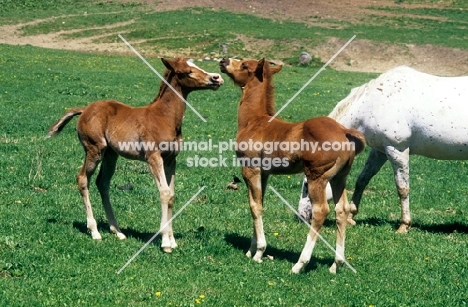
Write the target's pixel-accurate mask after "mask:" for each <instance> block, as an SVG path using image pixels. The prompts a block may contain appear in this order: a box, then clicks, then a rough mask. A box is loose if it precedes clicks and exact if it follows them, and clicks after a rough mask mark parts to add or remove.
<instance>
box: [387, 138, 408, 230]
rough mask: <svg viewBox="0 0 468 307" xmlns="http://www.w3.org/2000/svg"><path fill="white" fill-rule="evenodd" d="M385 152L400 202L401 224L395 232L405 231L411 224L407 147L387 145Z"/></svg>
mask: <svg viewBox="0 0 468 307" xmlns="http://www.w3.org/2000/svg"><path fill="white" fill-rule="evenodd" d="M386 153H387V157H388V160H389V161H390V163H392V167H393V173H394V176H395V184H396V187H397V190H398V195H399V196H400V203H401V224H400V227H399V228H398V230H397V232H399V233H407V232H408V230H409V227H410V225H411V213H410V208H409V189H410V188H409V148H406V149H405V150H403V151H400V150H398V149H396V148H395V147H393V146H387V147H386Z"/></svg>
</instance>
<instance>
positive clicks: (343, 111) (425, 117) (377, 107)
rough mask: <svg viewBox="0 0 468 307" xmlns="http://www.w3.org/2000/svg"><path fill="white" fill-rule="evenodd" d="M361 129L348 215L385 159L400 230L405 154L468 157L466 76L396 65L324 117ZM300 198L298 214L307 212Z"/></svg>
mask: <svg viewBox="0 0 468 307" xmlns="http://www.w3.org/2000/svg"><path fill="white" fill-rule="evenodd" d="M329 116H330V117H331V118H334V119H335V120H337V121H338V122H339V123H341V124H342V125H344V126H345V127H348V128H355V129H358V130H359V131H361V132H363V133H364V135H365V137H366V140H367V144H368V145H369V146H370V147H371V148H372V149H371V152H370V154H369V157H368V158H367V161H366V164H365V166H364V169H363V170H362V172H361V174H360V175H359V177H358V179H357V182H356V188H355V191H354V195H353V199H352V204H351V205H353V204H354V205H355V208H353V209H354V210H353V211H354V212H353V216H354V215H355V214H356V213H357V209H358V206H359V203H360V200H361V197H362V193H363V191H364V189H365V187H366V186H367V184H368V183H369V181H370V179H371V178H372V177H373V176H374V175H375V174H376V173H377V172H378V171H379V170H380V168H381V167H382V165H383V164H384V163H385V161H387V160H389V161H390V163H391V164H392V167H393V171H394V176H395V183H396V186H397V189H398V194H399V196H400V201H401V212H402V218H401V225H400V228H399V229H398V231H399V232H407V231H408V228H409V225H410V224H411V216H410V210H409V168H408V167H409V155H410V154H416V155H421V156H426V157H430V158H434V159H441V160H465V159H468V77H437V76H433V75H429V74H425V73H422V72H418V71H416V70H414V69H412V68H409V67H405V66H400V67H396V68H394V69H392V70H389V71H388V72H386V73H384V74H382V75H380V76H379V77H378V78H377V79H374V80H371V81H370V82H368V83H366V84H364V85H362V86H360V87H357V88H354V89H353V90H352V91H351V93H350V95H349V96H348V97H346V98H345V99H343V100H342V101H340V102H339V103H338V104H337V105H336V107H335V108H334V109H333V111H332V112H331V113H330V115H329ZM306 203H307V199H301V201H300V205H299V212H301V213H302V212H304V214H306V212H307V210H308V209H307V205H306Z"/></svg>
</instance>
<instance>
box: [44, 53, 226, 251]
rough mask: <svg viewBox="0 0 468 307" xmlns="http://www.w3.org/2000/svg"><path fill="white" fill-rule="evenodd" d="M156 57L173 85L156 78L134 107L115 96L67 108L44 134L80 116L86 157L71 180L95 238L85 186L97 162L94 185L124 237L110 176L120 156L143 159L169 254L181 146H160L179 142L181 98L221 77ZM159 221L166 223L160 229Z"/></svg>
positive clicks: (116, 230)
mask: <svg viewBox="0 0 468 307" xmlns="http://www.w3.org/2000/svg"><path fill="white" fill-rule="evenodd" d="M161 60H162V62H163V63H164V65H165V66H166V68H167V69H166V71H165V74H164V79H165V80H166V81H167V83H169V84H170V85H171V86H172V88H173V89H171V88H170V87H169V86H168V85H167V84H166V83H165V82H161V86H160V89H159V94H158V95H157V96H156V98H155V99H154V100H153V102H152V103H151V104H149V105H146V106H144V107H139V108H133V107H130V106H127V105H125V104H123V103H120V102H118V101H114V100H104V101H96V102H93V103H91V104H90V105H88V106H87V107H82V108H74V109H71V110H69V111H68V112H67V113H66V114H65V115H64V116H63V117H62V118H61V119H60V120H59V121H58V122H56V123H55V124H53V125H52V126H51V127H50V129H49V133H48V136H49V137H50V136H53V135H56V134H58V133H59V132H60V131H61V130H62V129H63V128H64V126H65V125H66V124H67V123H68V122H69V121H70V120H71V119H72V118H73V117H74V116H76V115H81V116H80V117H79V118H78V124H77V131H78V138H79V140H80V142H81V145H82V146H83V148H84V151H85V154H86V157H85V161H84V164H83V166H82V168H81V170H80V172H79V173H78V175H77V177H76V179H77V182H78V188H79V191H80V193H81V196H82V198H83V202H84V205H85V208H86V217H87V227H88V229H89V230H90V231H91V235H92V237H93V239H97V240H99V239H101V235H100V233H99V231H98V229H97V224H96V220H95V219H94V216H93V211H92V208H91V202H90V200H89V191H88V189H89V180H90V177H91V176H92V175H93V173H94V171H95V170H96V168H97V166H98V165H99V163H101V168H100V170H99V175H98V177H97V179H96V185H97V187H98V190H99V193H100V195H101V199H102V203H103V205H104V209H105V213H106V216H107V219H108V222H109V225H110V230H111V231H112V232H113V233H115V234H116V235H117V237H118V238H119V239H122V240H123V239H125V238H126V237H125V235H124V234H123V233H122V232H121V230H120V229H119V226H118V224H117V220H116V219H115V217H114V213H113V210H112V206H111V203H110V200H109V187H110V181H111V178H112V175H113V174H114V171H115V166H116V162H117V158H118V157H119V155H120V156H122V157H125V158H127V159H133V160H140V161H146V162H147V163H148V165H149V168H150V171H151V174H152V175H153V177H154V179H155V181H156V183H157V186H158V189H159V194H160V199H161V211H162V214H161V234H162V244H161V247H162V249H163V250H164V251H165V252H168V253H170V252H171V251H172V249H173V248H175V247H177V244H176V242H175V239H174V235H173V231H172V223H168V221H169V220H170V219H171V218H172V208H173V206H174V175H175V168H176V156H177V154H178V152H179V149H180V147H178V146H172V148H169V147H170V146H165V147H163V146H161V147H159V145H160V144H162V143H165V144H166V145H167V144H172V145H179V144H180V143H181V141H182V119H183V116H184V111H185V107H186V105H185V101H184V100H182V99H181V98H180V97H183V98H184V99H186V98H187V96H188V94H189V93H190V92H192V91H194V90H202V89H212V90H217V89H218V88H219V87H220V86H221V85H222V84H223V83H224V81H223V78H221V76H220V75H219V74H217V73H208V72H206V71H204V70H202V69H200V68H199V67H197V66H196V65H195V64H193V63H192V62H188V61H187V60H185V59H184V58H182V57H179V58H176V59H175V60H165V59H161ZM174 90H175V91H177V93H178V94H179V95H180V96H178V95H177V94H176V93H175V92H174ZM160 148H161V150H160ZM166 149H168V150H166ZM166 224H167V225H166ZM164 225H166V227H164V229H163V226H164Z"/></svg>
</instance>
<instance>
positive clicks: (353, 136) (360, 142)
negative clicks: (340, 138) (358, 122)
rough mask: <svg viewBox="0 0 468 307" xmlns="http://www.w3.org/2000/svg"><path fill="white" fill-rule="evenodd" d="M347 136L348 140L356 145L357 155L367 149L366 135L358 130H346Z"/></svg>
mask: <svg viewBox="0 0 468 307" xmlns="http://www.w3.org/2000/svg"><path fill="white" fill-rule="evenodd" d="M345 134H346V137H347V138H348V140H349V141H350V142H353V143H354V150H355V151H356V155H357V154H359V153H361V152H362V151H363V150H364V148H365V147H366V138H365V137H364V134H362V133H361V132H359V131H358V130H356V129H346V131H345Z"/></svg>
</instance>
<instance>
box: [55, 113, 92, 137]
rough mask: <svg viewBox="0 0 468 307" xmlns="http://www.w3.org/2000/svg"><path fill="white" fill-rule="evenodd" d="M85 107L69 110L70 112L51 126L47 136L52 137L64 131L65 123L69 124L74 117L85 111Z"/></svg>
mask: <svg viewBox="0 0 468 307" xmlns="http://www.w3.org/2000/svg"><path fill="white" fill-rule="evenodd" d="M85 108H86V107H82V108H73V109H70V110H68V112H67V113H65V115H63V116H62V118H60V119H59V120H58V121H57V122H56V123H55V124H53V125H52V126H50V128H49V132H48V133H47V136H46V137H48V138H50V137H52V136H54V135H57V134H59V133H60V131H62V129H63V127H65V125H66V124H68V123H69V122H70V121H71V120H72V118H73V117H75V116H77V115H80V114H81V113H83V111H84V109H85Z"/></svg>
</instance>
